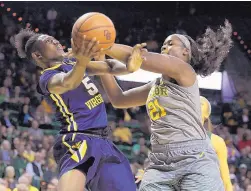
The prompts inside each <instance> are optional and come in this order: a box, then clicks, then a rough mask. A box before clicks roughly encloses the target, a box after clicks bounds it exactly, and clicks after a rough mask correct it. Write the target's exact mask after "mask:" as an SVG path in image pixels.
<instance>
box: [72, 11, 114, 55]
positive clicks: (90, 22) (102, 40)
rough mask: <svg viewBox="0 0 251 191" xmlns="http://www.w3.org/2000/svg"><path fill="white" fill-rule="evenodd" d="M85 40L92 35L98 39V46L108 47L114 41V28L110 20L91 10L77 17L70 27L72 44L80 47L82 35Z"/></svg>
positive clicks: (88, 39)
mask: <svg viewBox="0 0 251 191" xmlns="http://www.w3.org/2000/svg"><path fill="white" fill-rule="evenodd" d="M84 35H86V41H90V40H91V39H92V38H93V37H96V39H97V40H98V41H99V48H103V49H104V50H106V49H109V48H110V47H111V46H112V45H113V44H114V42H115V38H116V30H115V27H114V24H113V22H112V20H111V19H110V18H109V17H107V16H106V15H104V14H102V13H97V12H91V13H86V14H84V15H82V16H81V17H79V18H78V19H77V21H76V22H75V24H74V25H73V28H72V39H73V42H74V44H75V45H76V46H77V47H78V48H80V47H81V44H82V40H83V36H84Z"/></svg>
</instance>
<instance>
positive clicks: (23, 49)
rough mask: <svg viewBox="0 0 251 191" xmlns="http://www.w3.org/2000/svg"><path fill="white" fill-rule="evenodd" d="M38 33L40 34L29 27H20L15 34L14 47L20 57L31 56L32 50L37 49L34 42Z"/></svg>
mask: <svg viewBox="0 0 251 191" xmlns="http://www.w3.org/2000/svg"><path fill="white" fill-rule="evenodd" d="M40 35H41V34H38V33H35V32H33V31H31V30H30V29H22V30H21V31H20V32H19V33H18V34H17V35H16V36H15V47H16V49H17V52H18V55H19V57H20V58H28V59H31V58H32V57H31V54H32V52H34V51H36V50H37V48H36V46H34V44H35V42H36V41H37V39H38V37H39V36H40Z"/></svg>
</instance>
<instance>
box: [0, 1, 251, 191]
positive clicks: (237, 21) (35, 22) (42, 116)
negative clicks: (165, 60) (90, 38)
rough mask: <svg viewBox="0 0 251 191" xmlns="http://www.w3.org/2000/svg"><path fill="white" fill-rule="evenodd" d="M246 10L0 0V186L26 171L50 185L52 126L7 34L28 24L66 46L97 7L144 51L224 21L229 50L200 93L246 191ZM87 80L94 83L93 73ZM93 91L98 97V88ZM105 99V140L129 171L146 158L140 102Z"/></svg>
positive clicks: (249, 21) (135, 82) (250, 53)
mask: <svg viewBox="0 0 251 191" xmlns="http://www.w3.org/2000/svg"><path fill="white" fill-rule="evenodd" d="M250 10H251V3H250V2H193V3H191V2H8V1H6V2H0V16H1V19H0V29H1V30H0V145H1V147H0V178H1V179H0V185H1V184H2V185H6V186H8V187H9V188H10V190H12V189H14V188H15V184H16V183H17V180H18V178H19V177H20V176H21V175H22V174H23V173H25V172H28V173H29V174H30V177H31V178H32V179H31V180H30V181H31V183H30V184H31V185H32V186H34V187H36V188H38V189H40V190H44V191H46V190H48V191H49V190H51V191H52V190H55V186H56V184H57V179H56V178H55V177H56V175H57V172H56V164H55V161H54V160H53V157H52V152H51V146H52V145H53V143H54V139H55V135H56V133H57V131H58V129H59V124H58V123H57V122H56V121H55V120H54V113H53V111H52V110H51V108H50V107H49V106H48V105H47V104H46V102H45V101H44V100H43V98H42V97H41V96H40V95H39V94H38V93H37V92H36V85H37V82H38V77H39V71H38V70H37V68H36V67H35V65H32V64H29V62H28V61H27V60H21V59H19V58H18V56H17V53H16V51H15V50H14V48H13V46H12V45H11V44H12V43H13V35H14V34H15V33H17V32H18V31H19V30H20V29H21V28H25V27H31V28H32V29H33V30H35V31H36V32H42V33H47V34H49V35H52V36H54V37H55V38H57V39H58V40H59V41H60V42H61V43H62V44H63V45H64V46H65V48H69V47H70V35H71V29H72V25H73V23H74V22H75V20H76V19H77V18H78V17H79V16H80V15H82V14H84V13H86V12H92V11H96V12H101V13H104V14H106V15H107V16H109V17H110V18H111V19H112V20H113V22H114V24H115V27H116V29H117V39H116V42H117V43H124V44H128V45H135V44H136V43H140V42H147V44H148V46H147V48H148V50H149V51H153V52H159V51H160V47H161V45H162V43H163V41H164V39H165V38H166V37H167V36H168V35H169V34H172V33H180V34H188V35H190V36H191V37H193V38H195V37H196V36H197V35H200V34H202V33H203V32H204V30H205V28H206V26H208V25H209V26H217V25H219V24H222V23H223V22H224V20H225V18H226V19H228V20H229V21H230V23H231V24H232V25H233V30H234V32H233V39H234V42H235V44H234V47H233V48H232V49H231V52H230V54H229V56H228V57H227V59H226V60H225V61H224V63H223V64H222V67H221V68H220V70H219V71H218V72H217V73H215V74H214V75H213V76H211V77H210V79H200V87H201V89H200V91H201V94H202V95H203V96H205V97H207V98H208V100H209V101H210V103H211V104H212V118H211V120H212V122H213V123H214V124H216V126H215V129H214V132H215V133H216V134H218V135H220V136H221V137H222V138H224V140H225V142H226V144H227V147H228V162H229V168H230V173H231V181H232V183H233V185H234V189H235V191H241V190H247V191H250V190H251V112H250V110H251V60H250V59H251V14H250ZM140 72H142V71H140ZM142 76H144V77H142ZM155 77H156V74H153V73H150V74H148V75H147V74H146V73H144V72H143V73H140V74H139V73H136V74H134V75H131V76H129V77H128V76H127V77H124V78H119V79H118V82H119V84H120V85H121V87H122V88H123V89H124V90H127V89H130V88H132V87H136V86H139V85H142V84H144V83H146V82H148V81H150V80H152V79H154V78H155ZM94 78H95V80H97V81H98V82H99V79H98V77H94ZM99 89H100V90H101V92H102V93H103V95H104V94H105V93H104V92H103V90H102V87H101V86H100V87H99ZM104 98H105V100H106V106H107V111H108V117H109V123H110V126H111V127H112V130H113V136H112V139H113V141H114V143H115V144H116V145H118V147H119V148H120V149H121V151H122V152H123V153H124V154H125V155H126V156H127V157H128V159H129V161H130V163H131V169H132V171H133V173H134V174H135V175H136V174H137V172H138V169H141V168H143V166H144V164H146V163H147V162H148V161H147V153H148V152H149V148H150V144H149V120H148V117H147V115H146V110H145V108H144V107H140V108H139V107H137V108H130V109H126V110H121V109H114V108H113V107H112V106H111V104H110V103H109V102H108V100H107V98H106V96H105V95H104ZM34 161H35V162H36V163H39V164H41V165H42V171H38V172H37V170H36V169H35V168H33V165H32V163H33V162H34ZM7 166H9V167H8V168H6V167H7ZM12 167H14V168H12ZM30 190H31V189H30Z"/></svg>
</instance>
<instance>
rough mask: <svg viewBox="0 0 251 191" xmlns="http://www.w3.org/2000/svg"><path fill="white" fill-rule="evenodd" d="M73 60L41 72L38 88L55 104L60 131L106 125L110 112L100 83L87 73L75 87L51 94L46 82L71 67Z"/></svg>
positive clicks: (50, 102) (52, 104) (80, 129)
mask: <svg viewBox="0 0 251 191" xmlns="http://www.w3.org/2000/svg"><path fill="white" fill-rule="evenodd" d="M72 67H73V65H72V64H67V63H63V64H60V65H57V66H54V67H52V68H48V69H46V70H44V71H43V72H42V75H41V76H40V79H39V84H38V92H39V93H41V94H42V95H44V97H45V99H46V101H47V102H48V103H49V104H50V105H51V106H53V107H55V108H56V117H57V120H59V121H60V122H61V124H62V129H61V131H63V132H67V131H71V132H74V131H83V130H86V129H91V128H104V127H106V126H107V114H106V108H105V104H104V100H103V98H102V96H101V94H100V93H99V91H98V89H97V87H96V86H95V84H94V83H93V82H92V80H91V79H90V78H89V77H88V76H84V78H83V81H82V83H81V84H80V85H79V86H78V87H77V88H76V89H74V90H70V91H68V92H65V93H63V94H61V95H59V94H51V93H50V92H49V91H48V88H47V84H48V82H49V80H50V78H51V77H52V76H54V75H55V74H58V73H61V72H64V73H67V72H68V71H70V70H71V69H72Z"/></svg>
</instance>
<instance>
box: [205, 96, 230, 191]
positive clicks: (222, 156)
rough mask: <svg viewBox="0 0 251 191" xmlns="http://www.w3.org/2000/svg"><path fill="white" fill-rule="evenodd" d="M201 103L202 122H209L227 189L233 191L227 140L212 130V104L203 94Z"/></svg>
mask: <svg viewBox="0 0 251 191" xmlns="http://www.w3.org/2000/svg"><path fill="white" fill-rule="evenodd" d="M200 103H201V117H202V123H203V124H204V127H205V123H207V127H205V128H206V129H207V131H208V136H209V138H210V140H211V143H212V145H213V148H214V150H215V152H216V154H217V156H218V159H219V163H220V173H221V178H222V180H223V183H224V187H225V190H226V191H232V190H233V187H232V184H231V180H230V176H229V169H228V164H227V147H226V144H225V141H224V140H223V139H222V138H221V137H220V136H218V135H215V134H213V133H212V130H213V129H212V124H211V121H210V119H209V117H210V115H211V104H210V103H209V101H208V100H207V99H206V98H205V97H203V96H200Z"/></svg>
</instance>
